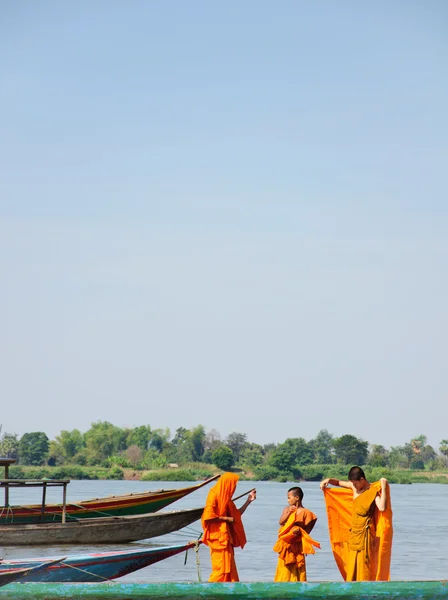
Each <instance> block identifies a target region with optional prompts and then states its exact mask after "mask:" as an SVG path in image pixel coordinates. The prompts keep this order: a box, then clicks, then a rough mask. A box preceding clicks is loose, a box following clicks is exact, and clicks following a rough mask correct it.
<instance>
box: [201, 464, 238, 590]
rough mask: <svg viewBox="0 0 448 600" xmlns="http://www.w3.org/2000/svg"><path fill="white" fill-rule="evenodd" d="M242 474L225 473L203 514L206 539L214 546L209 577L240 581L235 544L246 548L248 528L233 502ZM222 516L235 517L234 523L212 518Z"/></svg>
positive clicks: (210, 493)
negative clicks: (239, 476) (245, 530)
mask: <svg viewBox="0 0 448 600" xmlns="http://www.w3.org/2000/svg"><path fill="white" fill-rule="evenodd" d="M237 482H238V475H235V474H234V473H224V474H223V475H221V477H220V478H219V480H218V483H216V484H215V485H214V486H213V487H212V488H211V489H210V491H209V493H208V496H207V500H206V502H205V508H204V512H203V514H202V528H203V530H204V535H203V538H202V541H203V543H204V544H205V545H206V546H208V547H209V548H210V557H211V561H212V572H211V575H210V578H209V581H239V577H238V571H237V568H236V564H235V555H234V550H233V549H234V547H241V548H244V546H245V544H246V534H245V532H244V527H243V523H242V520H241V514H240V511H239V510H238V509H237V508H236V506H235V504H234V503H233V502H232V496H233V494H234V492H235V488H236V484H237ZM218 517H233V523H226V522H224V521H221V522H220V521H217V522H214V523H211V522H210V519H216V518H218Z"/></svg>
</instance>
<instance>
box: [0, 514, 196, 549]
mask: <svg viewBox="0 0 448 600" xmlns="http://www.w3.org/2000/svg"><path fill="white" fill-rule="evenodd" d="M202 512H203V508H190V509H187V510H172V511H166V512H160V513H150V514H147V515H130V516H127V517H100V518H97V519H81V520H79V521H70V522H66V523H34V524H30V523H25V524H17V525H16V524H12V525H11V524H9V525H0V544H1V545H2V546H45V545H46V546H49V545H52V546H59V545H61V544H90V545H95V544H118V543H125V542H136V541H138V540H145V539H147V538H151V537H157V536H160V535H165V534H167V533H172V532H173V531H178V530H179V529H182V528H183V527H187V525H190V524H191V523H194V522H195V521H198V520H199V519H200V518H201V515H202Z"/></svg>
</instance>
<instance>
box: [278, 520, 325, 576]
mask: <svg viewBox="0 0 448 600" xmlns="http://www.w3.org/2000/svg"><path fill="white" fill-rule="evenodd" d="M316 519H317V517H316V515H315V514H314V513H312V512H311V511H309V510H307V509H305V510H304V512H303V513H302V515H301V523H302V525H304V526H306V525H307V524H308V523H310V522H311V521H315V520H316ZM298 531H299V532H300V534H301V537H300V538H298V537H297V535H296V534H297V532H298ZM314 547H316V548H320V544H319V542H316V541H315V540H313V538H312V537H311V536H310V535H309V533H307V532H306V531H305V530H304V529H303V528H302V527H300V525H298V523H297V516H296V513H292V514H290V515H289V517H288V519H287V521H286V523H284V524H283V525H282V526H281V527H280V529H279V531H278V539H277V542H276V543H275V546H274V547H273V550H274V552H278V564H277V570H276V573H275V577H274V581H306V567H305V556H304V555H305V554H315V550H314Z"/></svg>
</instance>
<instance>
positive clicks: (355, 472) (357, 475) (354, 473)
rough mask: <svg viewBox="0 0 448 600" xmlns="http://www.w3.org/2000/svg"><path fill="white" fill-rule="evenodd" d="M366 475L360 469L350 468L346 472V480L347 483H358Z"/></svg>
mask: <svg viewBox="0 0 448 600" xmlns="http://www.w3.org/2000/svg"><path fill="white" fill-rule="evenodd" d="M365 478H366V474H365V473H364V471H363V470H362V469H361V467H352V468H351V469H350V471H349V472H348V480H349V481H359V480H360V479H365Z"/></svg>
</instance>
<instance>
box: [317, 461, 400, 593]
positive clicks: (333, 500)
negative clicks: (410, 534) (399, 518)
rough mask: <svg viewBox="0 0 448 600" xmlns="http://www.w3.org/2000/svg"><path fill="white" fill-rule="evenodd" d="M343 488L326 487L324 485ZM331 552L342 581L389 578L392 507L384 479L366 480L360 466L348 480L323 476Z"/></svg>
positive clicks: (354, 469)
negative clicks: (372, 481) (373, 481)
mask: <svg viewBox="0 0 448 600" xmlns="http://www.w3.org/2000/svg"><path fill="white" fill-rule="evenodd" d="M329 484H330V485H334V486H339V487H341V488H344V489H340V490H339V489H328V488H327V486H328V485H329ZM320 487H321V489H322V490H324V494H325V502H326V506H327V516H328V526H329V530H330V541H331V544H332V547H333V554H334V557H335V560H336V563H337V565H338V568H339V571H340V572H341V575H342V577H343V578H344V579H345V581H389V580H390V561H391V554H392V537H393V528H392V506H391V500H390V488H389V484H388V482H387V480H386V479H380V481H379V482H375V483H369V482H368V481H367V479H366V476H365V474H364V471H363V470H362V469H361V468H360V467H352V468H351V469H350V471H349V475H348V481H340V480H338V479H324V480H323V481H322V482H321V484H320Z"/></svg>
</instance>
